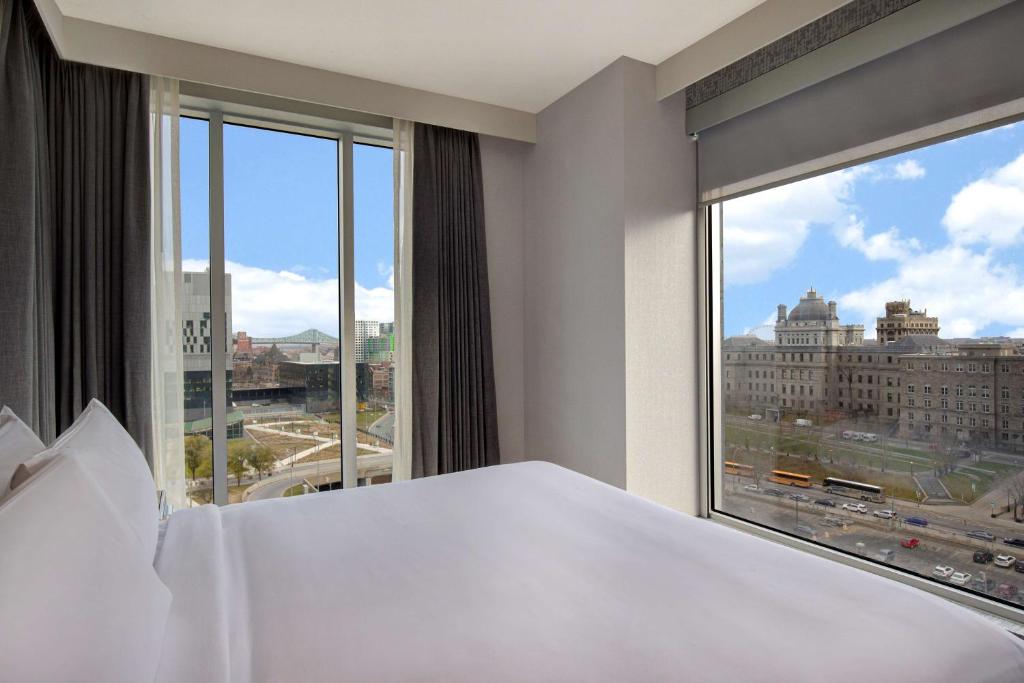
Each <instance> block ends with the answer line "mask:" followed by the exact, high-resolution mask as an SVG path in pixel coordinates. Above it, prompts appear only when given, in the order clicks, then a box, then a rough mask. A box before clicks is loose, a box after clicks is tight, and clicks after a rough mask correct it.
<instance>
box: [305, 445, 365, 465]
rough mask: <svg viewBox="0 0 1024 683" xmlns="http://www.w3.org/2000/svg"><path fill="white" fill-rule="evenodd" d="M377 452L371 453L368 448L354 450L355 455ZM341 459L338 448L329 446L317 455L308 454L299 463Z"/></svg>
mask: <svg viewBox="0 0 1024 683" xmlns="http://www.w3.org/2000/svg"><path fill="white" fill-rule="evenodd" d="M376 452H377V451H371V450H370V449H368V448H356V455H373V454H374V453H376ZM339 457H341V450H340V449H339V448H338V446H330V447H328V448H321V449H320V452H319V453H310V454H309V455H307V456H306V457H305V458H303V459H302V460H301V461H300V462H316V461H317V460H321V461H323V460H337V459H338V458H339Z"/></svg>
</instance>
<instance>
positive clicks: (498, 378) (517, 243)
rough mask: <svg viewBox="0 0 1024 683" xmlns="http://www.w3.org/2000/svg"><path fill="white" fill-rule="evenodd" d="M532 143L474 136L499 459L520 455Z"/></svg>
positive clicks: (520, 457) (512, 459)
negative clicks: (526, 181) (527, 169)
mask: <svg viewBox="0 0 1024 683" xmlns="http://www.w3.org/2000/svg"><path fill="white" fill-rule="evenodd" d="M531 147H532V145H529V144H527V143H523V142H515V141H512V140H506V139H502V138H496V137H490V136H487V135H481V136H480V161H481V166H482V170H483V180H484V221H485V222H486V224H487V267H488V271H489V272H488V275H489V277H490V293H491V334H492V338H493V340H494V341H493V345H494V386H495V392H496V393H497V402H498V439H499V442H500V444H501V460H502V462H518V461H520V460H524V459H525V450H524V449H525V445H524V442H525V438H526V434H525V424H524V416H523V410H524V407H525V403H524V400H523V246H524V235H523V205H524V199H525V196H524V187H523V172H524V164H525V160H526V155H527V153H528V152H529V151H530V149H531Z"/></svg>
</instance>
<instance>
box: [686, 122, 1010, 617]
mask: <svg viewBox="0 0 1024 683" xmlns="http://www.w3.org/2000/svg"><path fill="white" fill-rule="evenodd" d="M1021 106H1022V107H1024V104H1022V105H1021ZM1021 120H1024V113H1021V111H1020V109H1019V108H1018V110H1017V112H1016V113H1014V114H1013V115H1011V116H1003V117H1001V118H997V119H993V120H991V121H988V122H985V123H982V124H980V125H972V126H970V127H969V128H964V129H961V130H957V131H954V132H952V133H943V134H941V135H937V136H933V137H928V138H924V139H922V140H919V141H917V142H915V143H913V144H909V145H902V146H899V147H894V148H891V149H887V150H885V151H883V152H881V153H873V154H871V155H869V156H864V157H858V158H855V159H851V160H848V161H846V162H844V163H842V164H837V165H832V166H826V167H824V168H821V169H820V170H817V171H815V172H813V173H804V174H799V175H794V176H793V177H788V178H786V179H784V180H778V179H774V180H773V181H772V182H771V183H769V184H765V185H763V186H759V187H755V188H750V189H744V190H743V191H742V192H739V193H737V194H734V195H730V196H718V197H715V198H714V199H713V200H708V201H701V200H700V199H699V196H700V194H699V192H698V200H697V207H696V208H697V211H696V223H697V226H696V227H697V277H698V283H699V286H698V293H697V294H698V301H697V319H698V340H697V341H698V344H697V351H698V373H697V380H698V381H697V391H698V410H699V416H698V459H699V462H698V474H699V482H698V484H699V486H698V516H701V517H705V518H707V519H708V520H710V521H712V522H715V523H719V524H723V525H725V526H728V527H731V528H734V529H738V530H740V531H745V532H747V533H751V534H753V535H755V536H759V537H761V538H764V539H767V540H770V541H774V542H776V543H780V544H782V545H785V546H788V547H790V548H794V549H798V550H803V551H805V552H808V553H810V554H813V555H817V556H819V557H823V558H826V559H830V560H833V561H835V562H839V563H841V564H845V565H847V566H851V567H856V568H858V569H862V570H864V571H867V572H870V573H872V574H876V575H878V576H883V577H886V578H889V579H892V580H894V581H898V582H900V583H903V584H906V585H909V586H913V587H915V588H919V589H921V590H924V591H926V592H929V593H932V594H934V595H938V596H940V597H943V598H946V599H948V600H951V601H953V602H956V603H959V604H962V605H965V606H968V607H971V608H974V609H977V610H981V611H984V612H988V613H990V614H994V615H997V616H999V617H1001V618H1004V619H1007V620H1009V621H1012V622H1014V623H1017V624H1024V607H1015V606H1013V605H1012V604H1011V603H1008V602H1003V601H1001V600H996V599H992V598H989V597H986V596H983V595H979V594H976V593H972V592H970V591H967V590H965V589H960V588H957V587H954V586H951V585H948V584H945V583H941V582H939V581H937V580H935V579H933V578H931V577H927V576H923V575H919V574H915V573H912V572H911V571H909V570H906V569H902V568H899V567H894V566H891V565H887V564H885V563H882V562H879V561H876V560H873V559H871V558H868V557H861V556H858V555H855V554H853V553H851V552H848V551H844V550H840V549H838V548H833V547H830V546H827V545H824V544H823V543H820V542H817V541H814V540H809V539H805V538H801V537H799V536H796V535H795V534H790V533H786V532H784V531H780V530H778V529H775V528H773V527H770V526H768V525H765V524H762V523H760V522H755V521H751V520H748V519H744V518H742V517H738V516H736V515H733V514H730V513H728V512H725V511H724V510H720V509H717V508H716V504H715V501H716V500H722V499H723V493H724V477H716V476H715V472H720V471H721V469H722V463H723V462H724V460H725V456H724V448H723V446H724V440H723V437H722V435H723V413H724V411H723V410H722V407H721V403H722V400H723V399H724V398H725V395H724V392H723V391H722V389H721V388H722V387H723V386H724V385H723V384H722V373H723V363H722V341H723V336H722V332H723V325H722V321H723V307H724V298H723V292H724V277H725V276H724V273H725V268H724V262H723V256H724V249H723V243H722V224H723V217H724V211H725V209H724V204H725V202H726V201H729V200H730V199H735V198H738V197H741V196H745V195H749V194H754V193H757V192H762V191H764V190H768V189H771V188H773V187H778V186H782V185H788V184H790V183H793V182H797V181H799V180H803V179H806V178H809V177H815V176H820V175H825V174H827V173H832V172H834V171H837V170H841V169H845V168H850V167H853V166H858V165H861V164H864V163H868V162H870V161H873V160H876V159H882V158H886V157H890V156H893V155H896V154H901V153H905V152H908V151H912V150H914V149H921V148H924V147H929V146H931V145H935V144H939V143H942V142H945V141H948V140H951V139H957V138H961V137H966V136H968V135H972V134H974V133H978V132H981V131H984V130H989V129H992V128H997V127H1000V126H1004V125H1007V124H1009V123H1014V122H1017V121H1021ZM697 146H698V155H699V153H700V152H699V137H697ZM698 187H699V180H698ZM963 369H964V368H963V366H962V365H961V364H958V367H957V368H956V371H957V372H963Z"/></svg>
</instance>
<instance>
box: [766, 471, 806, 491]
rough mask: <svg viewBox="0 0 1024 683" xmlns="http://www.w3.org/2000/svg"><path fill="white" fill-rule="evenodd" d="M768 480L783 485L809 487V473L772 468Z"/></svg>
mask: <svg viewBox="0 0 1024 683" xmlns="http://www.w3.org/2000/svg"><path fill="white" fill-rule="evenodd" d="M768 481H773V482H775V483H776V484H782V485H784V486H799V487H800V488H804V489H809V488H811V475H809V474H797V473H795V472H786V471H785V470H772V476H770V477H768Z"/></svg>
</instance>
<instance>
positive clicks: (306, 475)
mask: <svg viewBox="0 0 1024 683" xmlns="http://www.w3.org/2000/svg"><path fill="white" fill-rule="evenodd" d="M257 123H258V122H256V121H250V120H245V119H236V118H230V119H229V120H228V121H225V120H224V117H223V116H221V115H219V114H213V115H204V113H203V112H197V116H196V117H195V118H184V119H183V120H182V126H181V188H182V189H181V201H182V325H181V328H182V351H183V359H184V376H183V378H182V381H183V383H184V399H185V416H184V418H185V424H184V428H183V435H182V437H183V439H184V442H185V471H186V477H187V478H188V480H189V497H190V500H191V501H192V502H195V503H203V502H218V503H225V502H230V503H235V502H242V501H249V500H265V499H268V498H278V497H289V496H295V495H305V494H308V493H314V492H317V491H325V490H331V489H335V488H339V487H342V486H354V485H366V484H376V483H384V482H388V481H390V480H391V477H392V464H393V457H392V443H393V440H394V436H393V434H394V414H395V400H394V399H395V390H394V383H395V366H394V294H395V292H394V285H393V278H392V270H393V259H394V226H393V188H392V154H391V149H390V147H387V146H381V145H384V144H386V143H387V139H386V138H385V137H384V133H385V132H386V131H384V132H382V133H381V135H380V138H381V139H372V138H370V139H365V140H364V139H363V138H358V139H357V137H356V136H354V135H352V134H349V133H345V132H337V133H334V132H331V131H329V130H328V131H324V130H319V129H317V130H312V131H311V130H306V129H300V130H298V131H297V130H296V129H297V128H298V126H294V125H282V126H268V125H267V124H265V123H262V122H259V125H257ZM211 162H212V163H211Z"/></svg>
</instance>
